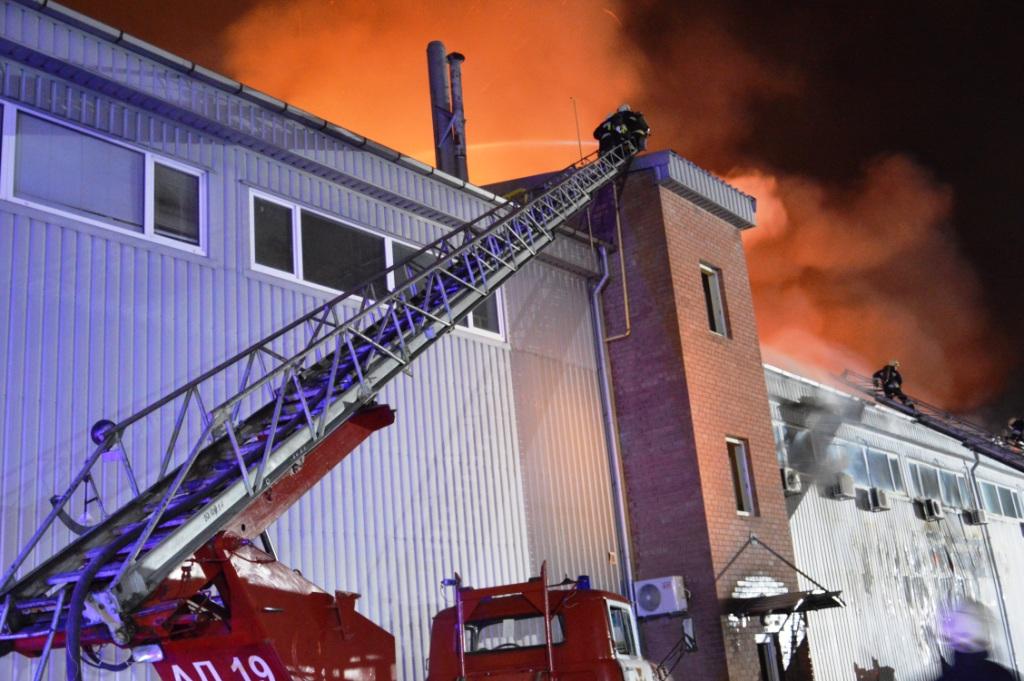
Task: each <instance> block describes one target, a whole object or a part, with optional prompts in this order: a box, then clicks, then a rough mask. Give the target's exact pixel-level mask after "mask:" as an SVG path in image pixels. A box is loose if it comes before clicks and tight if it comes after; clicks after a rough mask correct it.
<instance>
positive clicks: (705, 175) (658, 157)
mask: <svg viewBox="0 0 1024 681" xmlns="http://www.w3.org/2000/svg"><path fill="white" fill-rule="evenodd" d="M632 169H633V170H638V169H653V170H654V172H655V176H656V177H657V180H658V182H659V183H660V184H661V185H663V186H665V187H668V188H669V189H671V190H672V191H674V192H675V193H677V194H679V195H680V196H682V197H683V198H685V199H687V200H689V201H692V202H693V203H695V204H696V205H698V206H700V207H701V208H703V209H704V210H706V211H708V212H709V213H711V214H712V215H715V216H717V217H720V218H722V219H723V220H725V221H726V222H728V223H729V224H731V225H733V226H735V227H738V228H739V229H747V228H749V227H753V226H754V225H755V224H756V222H755V217H754V213H755V212H756V210H757V199H755V198H754V197H753V196H750V195H749V194H744V193H743V192H741V191H740V190H739V189H736V187H733V186H732V185H730V184H729V183H728V182H726V181H725V180H723V179H721V178H720V177H718V176H716V175H714V174H713V173H710V172H708V171H707V170H704V169H703V168H701V167H700V166H698V165H697V164H696V163H694V162H693V161H689V160H687V159H685V158H683V157H682V156H680V155H679V154H677V153H675V152H674V151H669V150H665V151H657V152H654V153H651V154H645V155H643V156H639V157H637V158H636V160H634V161H633V166H632Z"/></svg>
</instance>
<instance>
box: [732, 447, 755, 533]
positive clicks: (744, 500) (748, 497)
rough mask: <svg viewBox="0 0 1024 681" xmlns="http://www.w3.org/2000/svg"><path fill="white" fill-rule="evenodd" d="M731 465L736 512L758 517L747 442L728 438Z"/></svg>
mask: <svg viewBox="0 0 1024 681" xmlns="http://www.w3.org/2000/svg"><path fill="white" fill-rule="evenodd" d="M725 444H726V447H727V448H728V450H729V464H730V466H731V468H732V484H733V492H734V493H735V494H736V512H737V513H740V514H743V515H757V497H756V495H755V493H754V474H753V471H752V470H751V468H750V455H749V452H748V448H747V443H746V441H745V440H739V439H735V438H727V439H726V441H725Z"/></svg>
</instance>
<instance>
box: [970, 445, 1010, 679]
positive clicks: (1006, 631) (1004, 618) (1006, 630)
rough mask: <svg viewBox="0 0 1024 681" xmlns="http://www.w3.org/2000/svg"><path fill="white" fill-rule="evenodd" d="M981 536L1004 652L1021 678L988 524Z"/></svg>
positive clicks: (977, 489)
mask: <svg viewBox="0 0 1024 681" xmlns="http://www.w3.org/2000/svg"><path fill="white" fill-rule="evenodd" d="M973 454H974V465H973V466H971V491H972V492H974V506H975V508H984V507H983V506H982V503H981V486H980V485H979V484H978V476H977V474H976V471H977V469H978V466H979V465H981V455H979V454H978V452H973ZM981 536H982V537H984V538H985V553H986V554H987V555H988V563H989V565H991V566H992V581H993V582H995V585H996V597H997V598H998V601H999V621H1000V623H1001V624H1002V625H1003V636H1004V637H1005V638H1006V652H1007V654H1008V655H1009V656H1010V665H1011V666H1012V667H1013V674H1014V676H1016V677H1017V678H1018V679H1020V678H1021V675H1020V669H1019V668H1018V667H1017V651H1016V650H1015V649H1014V647H1013V634H1012V633H1011V632H1010V620H1009V615H1008V613H1007V612H1006V597H1005V596H1004V594H1003V580H1002V579H1000V578H999V566H997V565H996V553H995V550H993V548H992V535H991V534H990V533H989V529H988V524H985V525H982V526H981Z"/></svg>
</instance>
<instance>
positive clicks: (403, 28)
mask: <svg viewBox="0 0 1024 681" xmlns="http://www.w3.org/2000/svg"><path fill="white" fill-rule="evenodd" d="M566 27H570V28H569V30H568V31H567V30H566ZM618 29H619V23H618V20H617V19H616V18H615V16H614V14H613V13H612V12H611V11H610V9H609V8H608V7H603V6H601V5H599V4H595V3H592V2H585V1H582V0H567V1H563V2H534V3H507V4H495V3H454V2H453V3H413V2H376V3H362V4H359V5H355V4H346V5H344V6H343V7H342V6H339V5H335V4H329V5H326V6H325V4H324V3H322V2H319V1H317V0H306V1H298V2H290V3H281V4H268V5H264V6H260V7H257V8H256V9H255V10H253V11H251V12H249V13H247V14H245V15H244V16H242V17H241V18H240V19H239V20H238V21H237V22H236V23H235V24H234V25H233V26H231V27H230V29H229V30H228V31H227V32H226V33H225V35H224V44H225V46H226V48H227V49H226V51H225V53H224V63H223V64H222V65H221V67H222V68H224V69H225V70H226V71H227V72H228V73H230V74H231V75H232V76H234V77H236V78H238V79H239V80H242V81H243V82H246V83H249V84H251V85H252V86H254V87H256V88H258V89H261V90H264V91H266V92H269V93H271V94H273V95H274V96H276V97H279V98H281V99H284V100H286V101H288V102H291V103H293V104H295V105H296V106H299V107H302V108H305V109H307V110H309V111H311V112H314V113H316V114H317V115H319V116H322V117H325V118H327V119H328V120H332V121H335V122H337V123H338V124H340V125H343V126H345V127H347V128H350V129H351V130H354V131H356V132H358V133H359V134H362V135H366V136H367V137H370V138H372V139H375V140H377V141H379V142H381V143H383V144H386V145H388V146H390V147H393V148H395V149H398V150H401V151H402V152H403V153H407V154H409V155H410V156H414V157H416V158H418V159H420V160H422V161H425V162H427V163H430V164H433V162H434V158H433V146H432V133H431V123H430V103H429V95H428V89H427V72H426V45H427V43H428V42H429V41H431V40H438V39H440V40H443V41H444V42H445V45H446V47H447V48H448V49H449V50H450V51H459V52H461V53H463V54H465V55H466V57H467V61H466V63H465V64H464V66H463V73H464V78H465V85H464V93H465V109H466V119H467V140H468V142H469V150H468V158H469V170H470V176H471V177H470V179H471V180H472V181H474V182H476V183H478V184H486V183H488V182H494V181H498V180H502V179H508V178H510V177H517V176H520V175H528V174H533V173H536V172H538V171H541V170H550V169H554V168H560V167H563V166H566V165H568V164H569V163H571V162H572V161H574V160H575V159H576V158H577V157H578V156H579V151H578V146H577V141H576V140H577V138H576V125H575V121H574V117H573V106H572V101H571V100H570V97H573V98H575V100H576V106H577V108H578V111H579V118H580V121H581V123H580V125H581V133H582V136H583V144H584V152H585V153H589V152H590V151H591V150H592V149H593V148H594V144H593V140H592V139H591V138H590V132H591V131H592V129H593V127H594V125H595V123H596V122H597V121H599V120H600V119H601V118H602V117H603V116H604V115H605V114H606V113H607V112H608V110H609V108H614V106H615V105H616V104H617V103H618V102H619V101H622V100H628V99H629V98H630V96H631V95H635V94H636V88H635V82H636V79H635V77H634V75H635V74H634V71H633V69H631V67H630V62H629V60H628V59H622V58H618V57H616V56H615V54H616V50H615V48H614V46H615V44H616V41H617V40H618V38H617V35H618ZM597 46H600V48H598V47H597Z"/></svg>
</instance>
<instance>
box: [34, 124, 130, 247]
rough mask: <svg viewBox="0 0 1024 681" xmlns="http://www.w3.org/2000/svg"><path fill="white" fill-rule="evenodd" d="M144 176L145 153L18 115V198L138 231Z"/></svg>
mask: <svg viewBox="0 0 1024 681" xmlns="http://www.w3.org/2000/svg"><path fill="white" fill-rule="evenodd" d="M145 177H146V157H145V155H144V154H141V153H139V152H137V151H132V150H131V149H126V148H125V147H122V146H119V145H116V144H111V143H110V142H104V141H103V140H101V139H98V138H96V137H92V136H91V135H84V134H82V133H80V132H78V131H76V130H72V129H70V128H66V127H64V126H62V125H56V124H54V123H50V122H49V121H44V120H43V119H41V118H36V117H35V116H29V115H27V114H23V113H19V114H18V149H17V153H16V154H15V162H14V193H15V194H16V195H17V196H20V197H22V198H25V199H29V200H34V201H39V202H40V203H44V204H47V205H50V206H53V207H55V208H67V209H70V210H72V211H74V212H76V213H79V214H81V215H83V216H85V217H99V218H102V219H104V220H109V221H111V222H114V223H116V224H118V225H119V226H121V227H125V228H128V229H131V230H134V231H136V232H142V231H143V226H144V222H145V209H146V197H145Z"/></svg>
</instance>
